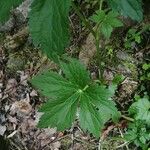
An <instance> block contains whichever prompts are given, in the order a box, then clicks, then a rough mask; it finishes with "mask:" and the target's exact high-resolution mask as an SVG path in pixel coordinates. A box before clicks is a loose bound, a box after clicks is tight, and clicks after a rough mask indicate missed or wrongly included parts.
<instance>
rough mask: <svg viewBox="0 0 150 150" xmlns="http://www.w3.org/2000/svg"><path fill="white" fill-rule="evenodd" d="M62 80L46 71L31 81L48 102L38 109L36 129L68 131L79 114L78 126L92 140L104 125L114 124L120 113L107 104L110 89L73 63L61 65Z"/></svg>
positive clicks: (113, 105) (77, 62) (111, 88)
mask: <svg viewBox="0 0 150 150" xmlns="http://www.w3.org/2000/svg"><path fill="white" fill-rule="evenodd" d="M60 66H61V69H62V70H63V76H61V75H59V74H57V73H54V72H52V71H47V72H44V73H42V74H41V75H38V76H36V77H34V78H33V79H32V81H31V83H32V84H33V85H34V86H35V87H37V88H38V89H39V92H40V93H41V94H42V95H44V96H46V97H47V98H48V99H49V100H48V101H47V102H46V103H45V104H43V106H41V108H40V110H39V111H41V112H43V113H44V114H43V115H42V117H41V119H40V122H39V124H38V126H39V127H42V128H46V127H57V129H58V130H64V129H66V128H69V127H71V125H72V123H73V121H74V120H75V118H76V114H77V112H78V113H79V122H80V125H81V127H82V128H83V130H84V131H87V130H88V131H89V132H90V133H92V134H93V135H95V136H96V137H99V136H100V130H101V129H102V128H103V126H104V124H105V122H106V121H108V120H109V119H111V118H112V119H113V121H117V119H118V118H119V117H120V113H119V112H118V111H117V109H116V107H115V103H114V102H113V101H112V100H111V97H112V96H113V94H114V86H112V87H110V88H106V87H105V86H102V85H98V84H97V83H95V82H94V81H92V80H91V79H90V76H89V72H88V71H86V68H85V67H84V66H83V65H82V64H81V63H80V62H79V61H77V60H74V59H72V60H70V61H69V64H67V63H63V62H61V65H60Z"/></svg>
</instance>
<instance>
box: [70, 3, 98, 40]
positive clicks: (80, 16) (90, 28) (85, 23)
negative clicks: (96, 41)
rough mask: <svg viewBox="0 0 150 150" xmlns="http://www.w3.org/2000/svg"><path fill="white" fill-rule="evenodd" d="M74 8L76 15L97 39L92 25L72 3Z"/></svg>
mask: <svg viewBox="0 0 150 150" xmlns="http://www.w3.org/2000/svg"><path fill="white" fill-rule="evenodd" d="M72 7H73V8H74V10H75V12H76V14H77V15H78V16H79V18H80V19H81V20H82V21H83V23H84V25H85V26H86V28H88V29H89V30H90V32H91V33H92V34H93V36H94V37H95V38H96V34H95V32H94V30H93V27H92V26H91V25H90V23H89V22H88V21H87V20H86V18H85V17H84V16H83V15H82V14H81V12H80V10H79V8H78V7H77V6H76V5H75V4H74V2H72Z"/></svg>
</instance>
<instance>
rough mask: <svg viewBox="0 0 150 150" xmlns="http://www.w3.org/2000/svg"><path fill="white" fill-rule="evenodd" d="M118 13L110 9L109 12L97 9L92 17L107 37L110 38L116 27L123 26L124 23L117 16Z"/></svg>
mask: <svg viewBox="0 0 150 150" xmlns="http://www.w3.org/2000/svg"><path fill="white" fill-rule="evenodd" d="M117 17H118V13H116V12H113V11H110V12H108V14H106V13H105V11H104V10H98V11H96V14H94V15H93V16H92V17H91V19H92V21H93V22H95V23H96V24H97V26H98V29H99V30H100V32H101V33H102V34H103V35H104V36H105V38H107V39H108V38H109V37H110V36H111V33H112V31H113V28H115V27H121V26H123V23H122V22H121V21H120V20H119V19H118V18H117Z"/></svg>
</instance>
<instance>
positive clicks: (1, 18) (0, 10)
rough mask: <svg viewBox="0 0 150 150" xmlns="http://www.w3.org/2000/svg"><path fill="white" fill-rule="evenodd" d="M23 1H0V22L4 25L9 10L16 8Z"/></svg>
mask: <svg viewBox="0 0 150 150" xmlns="http://www.w3.org/2000/svg"><path fill="white" fill-rule="evenodd" d="M22 1H23V0H0V22H1V23H4V22H5V21H7V20H8V18H9V15H10V10H11V9H12V8H15V7H17V6H18V5H19V4H21V3H22Z"/></svg>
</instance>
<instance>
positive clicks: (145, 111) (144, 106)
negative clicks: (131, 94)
mask: <svg viewBox="0 0 150 150" xmlns="http://www.w3.org/2000/svg"><path fill="white" fill-rule="evenodd" d="M129 112H130V113H131V114H134V115H135V119H136V120H142V121H144V122H146V123H147V124H148V125H150V101H149V100H148V98H147V97H144V98H142V99H139V100H138V101H137V102H135V103H133V104H132V105H131V107H130V109H129Z"/></svg>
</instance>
